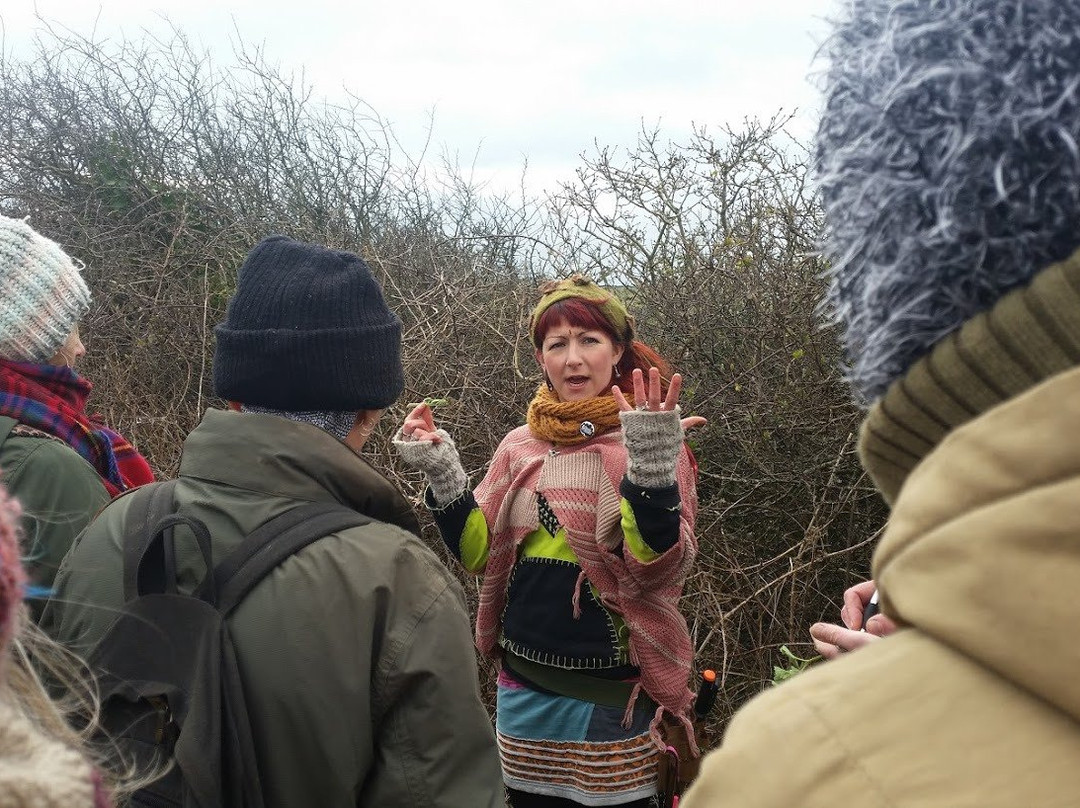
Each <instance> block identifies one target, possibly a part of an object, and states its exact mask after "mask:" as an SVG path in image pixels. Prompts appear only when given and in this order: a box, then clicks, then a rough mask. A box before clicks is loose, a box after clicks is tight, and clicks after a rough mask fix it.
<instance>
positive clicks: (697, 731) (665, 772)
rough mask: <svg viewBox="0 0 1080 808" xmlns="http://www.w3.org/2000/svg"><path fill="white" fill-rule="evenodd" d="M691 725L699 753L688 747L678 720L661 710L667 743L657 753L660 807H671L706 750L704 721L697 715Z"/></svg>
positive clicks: (699, 764)
mask: <svg viewBox="0 0 1080 808" xmlns="http://www.w3.org/2000/svg"><path fill="white" fill-rule="evenodd" d="M691 725H692V726H693V728H694V740H695V742H696V743H697V747H698V750H700V753H701V754H700V755H695V754H694V753H693V751H691V749H690V738H689V735H688V733H687V730H686V727H685V726H683V724H682V722H681V721H679V720H677V719H676V718H674V717H673V716H671V715H669V714H668V713H664V717H663V719H662V720H661V722H660V736H661V737H662V738H663V739H664V743H665V744H666V745H667V746H668V751H666V752H664V754H662V755H661V756H660V763H659V764H658V768H657V781H656V790H657V793H658V794H659V805H660V808H670V806H671V805H672V804H673V803H674V798H675V797H681V796H682V794H683V792H684V791H686V789H688V788H689V787H690V784H691V783H692V782H694V779H695V778H696V777H697V776H698V771H700V769H701V756H703V755H704V754H705V749H706V747H707V745H708V744H707V741H708V739H707V737H706V733H705V725H704V722H703V721H701V720H700V719H697V718H695V719H693V721H692V722H691Z"/></svg>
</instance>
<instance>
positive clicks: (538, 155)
mask: <svg viewBox="0 0 1080 808" xmlns="http://www.w3.org/2000/svg"><path fill="white" fill-rule="evenodd" d="M833 2H834V0H769V2H767V3H761V2H758V3H753V2H743V1H742V0H718V1H715V2H712V3H703V2H700V0H667V2H666V3H664V4H659V3H656V2H655V0H620V2H617V3H616V2H614V1H613V0H549V1H548V2H547V3H544V4H524V3H511V2H506V0H459V2H457V3H447V2H445V0H438V1H436V0H410V2H408V3H400V4H392V3H386V2H385V0H381V1H380V2H378V3H376V2H374V1H373V0H358V1H357V2H353V3H350V4H339V3H337V2H330V0H308V1H307V2H302V3H297V2H296V0H290V2H280V0H228V2H227V3H225V4H223V3H222V2H220V0H187V2H185V3H184V4H183V5H172V6H165V5H159V6H157V8H158V9H165V11H164V12H163V11H160V10H159V11H155V10H154V9H155V3H153V2H151V3H147V2H143V1H142V0H99V5H97V6H87V5H86V4H84V3H82V2H79V0H36V4H35V2H34V0H4V3H3V6H2V10H0V21H2V23H3V27H4V31H5V47H7V48H8V49H11V48H21V47H25V43H26V41H27V40H28V39H29V36H30V34H31V32H32V30H33V28H34V26H35V22H34V9H35V5H36V8H37V11H38V13H40V14H41V16H43V17H44V18H46V19H48V20H54V21H57V22H60V23H62V24H63V25H65V26H66V27H68V28H71V29H73V30H75V31H77V32H79V33H89V32H90V31H91V30H92V28H93V26H95V25H96V30H97V32H98V34H99V35H113V34H115V32H117V31H119V30H123V32H124V33H125V34H126V35H127V36H139V35H141V31H142V30H143V29H144V28H150V29H152V30H157V31H162V30H163V29H164V28H165V25H164V24H163V22H162V17H163V16H166V15H167V16H168V17H169V18H170V19H171V20H172V21H173V23H174V24H176V25H177V26H178V27H180V28H181V29H182V30H184V31H185V32H186V33H188V34H189V35H191V36H192V38H193V39H195V40H196V41H200V42H202V43H203V44H204V45H205V46H206V47H208V48H210V49H212V50H215V51H216V50H221V49H227V48H228V47H229V43H230V41H231V40H232V39H233V37H234V36H235V30H238V31H239V33H240V35H241V36H242V37H243V39H244V41H245V42H247V43H248V44H260V45H262V46H263V47H264V49H265V53H266V54H267V56H268V57H269V58H270V59H271V60H272V61H276V62H279V63H280V64H281V65H282V66H283V67H286V68H294V69H296V70H297V71H299V70H301V69H303V71H304V74H305V76H306V77H307V79H308V80H309V81H311V82H313V83H314V84H315V86H316V87H317V88H318V90H319V91H320V92H323V93H327V94H329V95H331V96H336V95H340V93H341V88H342V87H348V88H349V89H350V90H352V91H353V92H354V93H355V94H356V95H357V96H359V97H360V98H363V99H364V100H365V101H367V102H368V103H369V104H370V105H371V106H372V107H373V108H374V109H375V110H376V111H377V112H378V113H379V114H380V115H381V116H382V117H383V118H384V119H386V120H388V121H390V122H392V124H393V125H394V126H395V130H396V132H397V134H398V135H399V136H400V137H401V138H402V140H403V141H404V142H405V143H406V144H407V145H409V146H410V147H411V148H418V145H419V144H420V143H422V142H423V139H424V136H425V130H426V125H427V122H428V118H429V116H430V115H431V113H432V112H434V115H435V133H434V140H435V145H436V153H438V152H439V151H441V150H442V149H443V148H445V149H447V150H449V151H451V152H457V153H459V154H461V155H464V156H465V157H463V159H464V160H465V161H466V162H469V161H471V160H472V157H473V155H474V153H475V152H476V150H477V148H479V150H480V153H479V159H478V160H477V171H478V175H479V174H481V173H482V174H483V175H484V176H485V177H490V178H491V181H492V184H493V186H494V185H495V184H499V185H500V186H509V187H513V186H514V185H516V183H517V181H518V178H517V174H518V173H519V171H520V166H521V164H522V162H523V159H524V157H525V156H528V157H529V158H530V174H531V175H532V179H531V183H533V184H537V187H540V184H539V183H547V182H550V181H551V180H552V178H553V177H554V176H556V175H559V174H560V172H561V173H562V174H563V175H569V173H570V171H571V170H572V168H573V166H574V165H576V164H577V162H578V160H577V155H578V154H579V153H580V152H581V151H582V150H584V149H588V148H589V147H590V145H591V143H592V142H593V140H594V138H599V139H600V140H601V141H602V142H611V141H610V138H622V139H623V141H622V142H624V143H632V142H633V138H634V137H635V135H636V133H637V131H639V129H640V125H641V121H643V120H644V121H645V122H646V123H648V124H652V123H655V122H657V121H660V122H662V124H663V126H664V129H665V131H666V132H670V134H671V135H672V136H677V135H678V134H679V133H686V132H688V131H689V129H690V126H691V124H692V123H696V124H698V125H711V126H713V127H716V126H718V125H720V124H723V123H727V122H730V123H733V124H737V123H739V122H740V121H742V120H743V119H744V118H745V117H747V116H753V115H756V116H759V117H768V116H770V115H771V114H773V113H774V112H776V111H777V110H778V109H780V108H784V109H785V110H791V109H794V108H796V107H798V108H801V109H802V111H803V118H802V119H801V120H800V122H799V123H798V124H797V127H801V128H802V130H803V131H806V132H808V131H809V128H810V124H809V121H810V118H811V117H812V114H813V107H814V106H815V104H816V95H815V93H814V91H813V90H812V89H811V87H810V85H809V84H808V83H807V81H806V78H805V77H806V74H807V72H808V70H809V68H810V63H811V58H812V56H813V53H814V48H815V45H816V42H817V41H818V40H820V38H821V32H822V30H823V25H822V23H821V19H820V18H821V17H822V15H823V14H825V13H826V12H827V11H828V10H829V9H830V8H831V7H832V3H833ZM234 28H235V30H234Z"/></svg>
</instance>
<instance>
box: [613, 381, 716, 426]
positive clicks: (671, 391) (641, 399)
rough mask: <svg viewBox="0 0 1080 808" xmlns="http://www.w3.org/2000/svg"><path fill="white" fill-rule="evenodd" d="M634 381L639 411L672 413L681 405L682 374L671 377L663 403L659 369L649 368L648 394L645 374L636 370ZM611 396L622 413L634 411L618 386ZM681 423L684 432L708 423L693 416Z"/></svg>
mask: <svg viewBox="0 0 1080 808" xmlns="http://www.w3.org/2000/svg"><path fill="white" fill-rule="evenodd" d="M633 380H634V401H635V402H636V403H637V409H639V410H645V411H647V412H671V411H672V410H674V409H675V408H676V407H677V406H678V405H679V393H680V392H681V391H682V376H681V375H680V374H678V373H676V374H675V375H674V376H672V377H671V384H669V385H668V391H667V396H666V397H665V398H664V399H663V400H662V401H661V399H660V371H659V370H658V369H657V368H649V389H648V392H646V390H645V374H644V373H642V372H641V369H640V368H635V369H634V373H633ZM611 395H612V396H613V397H614V398H615V402H616V403H617V404H618V405H619V409H620V410H621V411H622V412H627V411H628V410H632V409H634V407H633V406H631V405H630V402H629V401H627V400H626V396H624V395H623V392H622V390H620V389H619V387H618V386H613V387H612V388H611ZM681 423H682V426H683V430H687V429H693V428H694V427H698V426H704V425H705V423H706V421H705V419H704V418H702V417H701V416H700V415H691V416H689V417H687V418H683V419H682V421H681Z"/></svg>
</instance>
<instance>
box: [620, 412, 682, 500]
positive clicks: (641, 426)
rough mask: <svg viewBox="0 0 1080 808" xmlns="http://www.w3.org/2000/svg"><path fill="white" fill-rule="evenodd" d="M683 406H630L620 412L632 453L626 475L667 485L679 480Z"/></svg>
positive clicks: (637, 481)
mask: <svg viewBox="0 0 1080 808" xmlns="http://www.w3.org/2000/svg"><path fill="white" fill-rule="evenodd" d="M681 415H682V410H681V409H680V408H679V407H675V409H674V410H673V411H670V412H655V411H647V410H628V411H626V412H621V413H619V420H620V421H622V427H623V443H625V444H626V453H627V455H628V460H627V467H626V476H627V478H628V479H629V480H630V482H632V483H633V484H634V485H640V486H642V487H644V488H664V487H666V486H670V485H674V484H675V464H676V462H677V461H678V459H679V450H680V449H681V448H682V442H683V428H682V422H681Z"/></svg>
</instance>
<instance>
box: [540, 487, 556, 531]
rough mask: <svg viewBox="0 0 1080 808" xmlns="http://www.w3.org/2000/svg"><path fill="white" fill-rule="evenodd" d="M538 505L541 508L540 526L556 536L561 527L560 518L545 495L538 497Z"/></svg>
mask: <svg viewBox="0 0 1080 808" xmlns="http://www.w3.org/2000/svg"><path fill="white" fill-rule="evenodd" d="M536 504H537V505H538V506H539V507H540V524H541V525H543V526H544V530H546V531H547V532H548V533H550V534H551V535H552V536H554V535H555V534H556V533H558V532H559V528H560V527H561V525H560V524H559V517H557V516H556V515H555V511H553V510H551V506H550V505H548V501H547V500H546V499H544V495H543V494H537V495H536Z"/></svg>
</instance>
